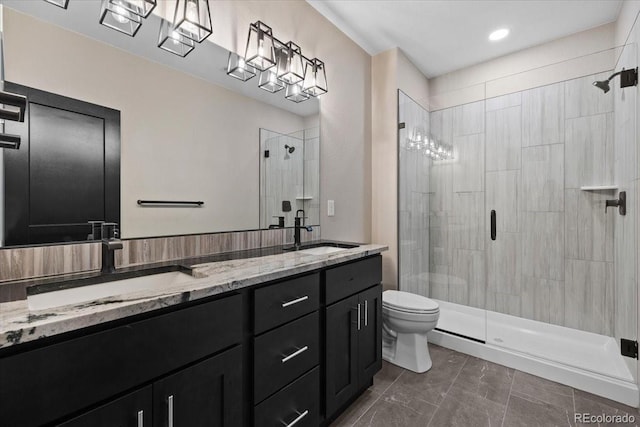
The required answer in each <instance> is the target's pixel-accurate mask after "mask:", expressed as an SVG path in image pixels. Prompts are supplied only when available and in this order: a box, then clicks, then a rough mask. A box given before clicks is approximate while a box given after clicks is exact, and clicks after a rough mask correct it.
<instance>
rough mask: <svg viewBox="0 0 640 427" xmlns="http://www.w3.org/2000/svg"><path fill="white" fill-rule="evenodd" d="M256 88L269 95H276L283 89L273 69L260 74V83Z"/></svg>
mask: <svg viewBox="0 0 640 427" xmlns="http://www.w3.org/2000/svg"><path fill="white" fill-rule="evenodd" d="M258 86H259V87H260V89H264V90H266V91H267V92H271V93H276V92H279V91H281V90H282V89H284V84H283V83H282V82H281V81H280V80H278V76H277V75H276V71H275V70H274V69H273V68H272V69H270V70H267V71H261V72H260V82H259V83H258Z"/></svg>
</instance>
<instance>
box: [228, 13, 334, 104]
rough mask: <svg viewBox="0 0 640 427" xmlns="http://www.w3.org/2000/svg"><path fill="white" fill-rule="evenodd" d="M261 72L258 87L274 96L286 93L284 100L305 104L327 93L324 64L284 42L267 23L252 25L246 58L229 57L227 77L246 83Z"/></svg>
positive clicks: (292, 43) (290, 42) (259, 22)
mask: <svg viewBox="0 0 640 427" xmlns="http://www.w3.org/2000/svg"><path fill="white" fill-rule="evenodd" d="M257 73H260V78H259V79H258V80H259V82H258V86H259V87H260V88H261V89H264V90H266V91H269V92H271V93H276V92H280V91H281V90H282V89H286V90H285V98H286V99H288V100H290V101H293V102H303V101H306V100H307V99H310V98H312V97H318V96H320V95H322V94H325V93H327V75H326V72H325V66H324V62H323V61H321V60H319V59H318V58H313V59H308V58H307V57H305V56H304V55H303V54H302V49H301V48H300V46H298V45H297V44H296V43H294V42H292V41H289V42H287V43H283V42H282V41H280V40H278V39H277V38H276V37H275V36H274V35H273V30H272V29H271V27H270V26H268V25H266V24H265V23H264V22H261V21H256V22H254V23H252V24H250V25H249V36H248V37H247V46H246V49H245V54H244V57H241V56H239V55H237V54H234V53H231V54H229V59H228V62H227V74H228V75H230V76H231V77H234V78H236V79H239V80H242V81H247V80H249V79H251V78H252V77H253V76H255V75H256V74H257Z"/></svg>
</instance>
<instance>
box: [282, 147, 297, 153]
mask: <svg viewBox="0 0 640 427" xmlns="http://www.w3.org/2000/svg"><path fill="white" fill-rule="evenodd" d="M284 149H285V150H288V151H289V154H291V153H293V152H294V151H296V147H290V146H288V145H285V146H284Z"/></svg>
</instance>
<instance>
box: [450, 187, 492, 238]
mask: <svg viewBox="0 0 640 427" xmlns="http://www.w3.org/2000/svg"><path fill="white" fill-rule="evenodd" d="M483 212H484V193H481V192H477V193H454V195H453V212H452V213H451V215H450V217H449V236H450V238H451V248H453V249H475V250H482V249H484V232H483V218H484V215H483Z"/></svg>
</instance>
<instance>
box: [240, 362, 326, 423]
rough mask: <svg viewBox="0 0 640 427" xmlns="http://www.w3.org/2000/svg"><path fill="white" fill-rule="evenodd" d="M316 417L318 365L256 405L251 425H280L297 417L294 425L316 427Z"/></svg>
mask: <svg viewBox="0 0 640 427" xmlns="http://www.w3.org/2000/svg"><path fill="white" fill-rule="evenodd" d="M319 418H320V368H315V369H314V370H313V371H311V372H309V373H307V374H306V375H304V376H303V377H301V378H299V379H297V380H296V381H295V382H294V383H293V384H291V385H288V386H287V387H285V388H283V389H282V390H280V391H279V392H278V393H276V394H274V395H273V396H271V397H270V398H268V399H267V400H265V401H264V402H262V403H261V404H259V405H258V406H256V407H255V410H254V419H253V425H254V426H256V427H263V426H265V427H282V426H283V425H291V424H292V423H293V422H295V421H296V420H298V421H297V422H296V423H295V425H296V427H302V426H313V427H316V426H317V425H318V424H319Z"/></svg>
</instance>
